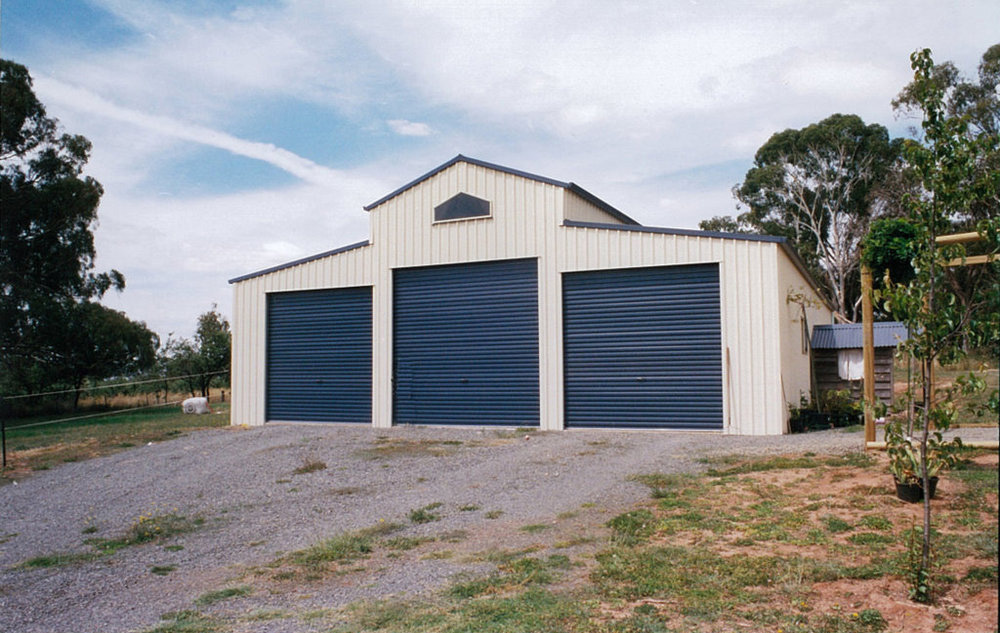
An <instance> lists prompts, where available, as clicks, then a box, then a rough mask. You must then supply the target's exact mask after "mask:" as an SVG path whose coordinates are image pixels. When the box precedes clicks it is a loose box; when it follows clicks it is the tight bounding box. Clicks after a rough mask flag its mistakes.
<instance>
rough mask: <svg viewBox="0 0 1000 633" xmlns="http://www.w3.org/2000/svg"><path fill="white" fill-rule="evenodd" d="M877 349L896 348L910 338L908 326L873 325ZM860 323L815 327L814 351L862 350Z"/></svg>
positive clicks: (895, 323) (896, 322)
mask: <svg viewBox="0 0 1000 633" xmlns="http://www.w3.org/2000/svg"><path fill="white" fill-rule="evenodd" d="M872 330H873V331H874V334H875V336H874V339H875V347H896V345H898V344H899V342H900V341H905V340H906V339H908V338H910V333H909V330H907V329H906V325H904V324H903V323H900V322H899V321H885V322H883V323H873V324H872ZM863 341H864V338H863V333H862V330H861V324H860V323H838V324H836V325H816V326H813V334H812V346H813V349H861V348H862V347H863V345H864V342H863Z"/></svg>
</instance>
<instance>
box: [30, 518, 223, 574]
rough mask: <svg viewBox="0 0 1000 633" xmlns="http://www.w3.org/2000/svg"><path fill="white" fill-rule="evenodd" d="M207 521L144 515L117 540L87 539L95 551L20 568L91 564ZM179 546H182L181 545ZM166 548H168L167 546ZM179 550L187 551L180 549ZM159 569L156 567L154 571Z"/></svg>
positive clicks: (59, 554) (56, 556) (48, 556)
mask: <svg viewBox="0 0 1000 633" xmlns="http://www.w3.org/2000/svg"><path fill="white" fill-rule="evenodd" d="M204 524H205V520H204V519H202V518H200V517H197V518H193V519H191V518H188V517H185V516H180V515H177V514H173V513H170V514H152V513H150V514H143V515H140V516H139V518H138V519H136V520H135V522H134V523H133V524H132V525H131V527H129V529H128V530H126V532H125V533H124V534H123V535H122V536H120V537H118V538H88V539H85V540H84V543H85V544H86V545H89V546H90V547H91V548H93V551H90V552H69V553H67V552H57V553H54V554H46V555H43V556H36V557H34V558H29V559H28V560H25V561H23V562H22V563H20V564H19V565H18V567H20V568H22V569H38V568H46V567H62V566H66V565H76V564H82V563H89V562H91V561H94V560H97V559H98V558H100V557H102V556H110V555H112V554H114V553H115V552H117V551H118V550H120V549H123V548H126V547H131V546H135V545H142V544H144V543H151V542H161V541H163V540H166V539H169V538H171V537H173V536H177V535H178V534H184V533H185V532H190V531H192V530H196V529H198V528H200V527H202V526H203V525H204ZM178 547H180V546H178ZM164 549H168V548H167V547H165V548H164ZM180 549H184V548H183V547H180ZM154 569H156V568H154ZM170 571H173V569H160V571H153V573H155V574H159V575H166V574H168V573H170Z"/></svg>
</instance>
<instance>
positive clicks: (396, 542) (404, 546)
mask: <svg viewBox="0 0 1000 633" xmlns="http://www.w3.org/2000/svg"><path fill="white" fill-rule="evenodd" d="M433 540H434V539H432V538H427V537H419V536H397V537H396V538H391V539H387V540H385V541H382V544H383V545H385V546H386V547H388V548H389V549H393V550H397V551H405V550H410V549H413V548H415V547H419V546H421V545H423V544H424V543H427V542H429V541H433Z"/></svg>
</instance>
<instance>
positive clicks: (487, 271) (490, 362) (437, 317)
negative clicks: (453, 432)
mask: <svg viewBox="0 0 1000 633" xmlns="http://www.w3.org/2000/svg"><path fill="white" fill-rule="evenodd" d="M393 275H394V276H393V295H394V296H393V302H394V304H393V305H394V309H393V315H394V338H393V358H394V365H395V367H394V370H395V372H394V384H393V398H394V409H395V411H394V418H395V422H396V423H398V424H468V425H477V426H478V425H505V426H537V425H538V419H539V418H538V416H539V414H538V282H537V266H536V264H535V260H533V259H526V260H504V261H496V262H481V263H474V264H460V265H450V266H434V267H429V268H410V269H400V270H396V271H394V273H393Z"/></svg>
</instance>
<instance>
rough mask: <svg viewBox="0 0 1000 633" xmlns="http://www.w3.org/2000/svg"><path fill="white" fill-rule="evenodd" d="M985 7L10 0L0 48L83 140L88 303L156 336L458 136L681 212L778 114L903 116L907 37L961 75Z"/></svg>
mask: <svg viewBox="0 0 1000 633" xmlns="http://www.w3.org/2000/svg"><path fill="white" fill-rule="evenodd" d="M997 25H1000V3H998V2H996V0H983V1H980V2H974V1H969V2H962V1H957V2H947V3H943V2H939V1H937V0H935V1H924V0H899V1H886V2H870V1H868V0H859V1H850V0H841V1H835V2H795V1H792V0H774V1H771V2H763V1H761V2H736V1H732V2H724V1H717V2H707V1H703V2H696V1H689V0H684V1H676V2H664V1H650V2H618V3H611V2H587V1H586V0H582V1H579V2H572V3H570V2H547V1H533V2H519V1H516V0H510V1H502V2H474V1H471V0H465V1H460V0H451V1H420V2H413V1H410V2H373V1H370V0H359V1H350V0H345V1H338V2H325V1H321V0H288V1H287V2H263V1H261V2H236V1H225V2H223V1H218V2H217V1H210V0H190V1H169V2H168V1H162V2H161V1H152V0H92V1H82V0H60V1H56V0H5V1H4V2H3V3H2V5H0V54H2V56H3V57H5V58H8V59H13V60H15V61H17V62H19V63H22V64H25V65H26V66H27V67H28V68H29V70H30V71H31V73H32V76H33V77H34V79H35V89H36V92H37V94H38V95H39V97H40V98H41V99H42V101H43V102H44V103H45V104H46V107H47V108H48V111H49V114H50V115H52V116H55V117H56V118H58V119H59V120H60V121H61V122H62V124H63V126H64V127H65V129H66V130H67V131H69V132H72V133H76V134H83V135H85V136H87V137H88V138H89V139H90V140H91V141H92V142H93V145H94V151H93V155H92V158H91V161H90V165H89V168H88V172H89V173H90V174H91V175H93V176H94V177H95V178H97V179H98V180H99V181H100V182H101V183H102V184H103V185H104V188H105V195H104V198H103V200H102V203H101V209H100V214H99V215H100V224H99V226H98V227H97V229H96V231H95V237H96V243H97V249H98V262H97V263H98V268H99V269H102V270H104V269H109V268H116V269H118V270H120V271H122V272H123V273H124V274H125V276H126V279H127V284H128V285H127V288H126V290H125V292H124V293H122V294H120V295H109V296H108V297H107V298H106V299H105V303H106V304H108V305H110V306H111V307H114V308H116V309H120V310H124V311H126V312H127V313H128V314H129V316H130V317H131V318H133V319H137V320H142V321H145V322H146V323H147V324H148V325H149V326H150V327H151V328H152V329H154V330H155V331H157V332H158V333H159V334H160V335H161V337H164V338H165V337H166V335H167V334H168V333H170V332H173V333H174V334H175V335H180V336H190V335H191V333H192V331H193V329H194V326H195V320H196V318H197V316H198V314H200V313H201V312H204V311H206V310H208V309H210V308H211V306H212V304H213V303H214V304H218V306H219V309H220V310H221V311H222V312H223V313H224V314H225V315H227V316H231V315H232V310H231V295H232V291H231V288H230V287H229V286H228V284H227V283H226V280H227V279H229V278H231V277H235V276H237V275H240V274H243V273H247V272H251V271H254V270H259V269H262V268H266V267H268V266H272V265H274V264H278V263H281V262H284V261H288V260H291V259H296V258H298V257H303V256H306V255H310V254H313V253H317V252H321V251H325V250H329V249H331V248H335V247H337V246H340V245H344V244H350V243H353V242H357V241H359V240H363V239H365V238H366V237H367V235H368V218H367V215H366V213H365V212H364V211H363V210H362V207H363V206H364V205H365V204H367V203H370V202H372V201H374V200H376V199H378V198H380V197H381V196H383V195H384V194H386V193H388V192H390V191H392V190H394V189H395V188H397V187H398V186H400V185H402V184H404V183H406V182H409V181H410V180H412V179H413V178H415V177H417V176H419V175H420V174H423V173H425V172H427V171H429V170H430V169H432V168H434V167H436V166H437V165H439V164H441V163H443V162H445V161H446V160H448V159H450V158H451V157H453V156H454V155H456V154H459V153H462V154H465V155H467V156H472V157H475V158H479V159H482V160H486V161H490V162H494V163H499V164H502V165H507V166H510V167H513V168H516V169H521V170H524V171H529V172H533V173H537V174H541V175H545V176H549V177H552V178H556V179H559V180H565V181H573V182H576V183H578V184H580V185H581V186H583V187H584V188H586V189H588V190H589V191H591V192H593V193H594V194H596V195H597V196H599V197H601V198H603V199H604V200H606V201H607V202H609V203H611V204H612V205H614V206H616V207H618V208H619V209H621V210H622V211H624V212H625V213H627V214H629V215H630V216H632V217H634V218H636V219H637V220H638V221H640V222H641V223H643V224H648V225H659V226H672V227H687V228H696V227H697V224H698V221H699V220H702V219H705V218H708V217H711V216H713V215H721V214H731V213H734V212H735V202H734V201H733V199H732V196H731V193H730V190H731V188H732V186H733V185H734V184H736V183H737V182H739V181H740V180H741V178H742V176H743V174H745V173H746V170H747V169H748V168H749V167H750V165H751V162H752V160H753V154H754V152H755V150H756V149H757V148H758V147H759V146H760V145H761V144H762V143H764V142H765V141H766V140H767V138H768V137H769V136H770V135H771V134H773V133H774V132H777V131H780V130H783V129H787V128H790V127H794V128H797V127H802V126H805V125H808V124H809V123H813V122H816V121H819V120H821V119H823V118H825V117H826V116H829V115H830V114H833V113H835V112H843V113H855V114H859V115H860V116H862V118H864V119H865V121H867V122H878V123H882V124H883V125H886V126H887V127H889V129H890V131H891V132H892V133H893V134H894V135H902V134H905V132H906V129H907V127H908V126H910V125H913V124H914V122H913V121H907V120H901V119H897V118H896V117H895V116H894V113H893V111H892V108H891V105H890V101H891V100H892V98H893V97H894V96H895V95H896V93H897V92H898V91H899V89H900V88H901V87H902V86H903V85H905V84H906V83H907V81H909V79H910V77H911V71H910V69H909V54H910V53H911V52H912V51H913V50H915V49H917V48H923V47H929V48H931V49H933V51H934V55H935V59H936V60H938V61H943V60H952V61H954V62H955V63H956V64H957V65H958V66H959V68H961V69H962V70H963V71H965V72H966V73H968V74H970V75H971V74H974V73H975V70H976V65H977V63H978V60H979V57H980V56H981V55H982V53H983V52H984V51H985V50H986V49H987V48H988V47H989V46H990V45H992V44H994V43H996V42H997V41H1000V29H997Z"/></svg>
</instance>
